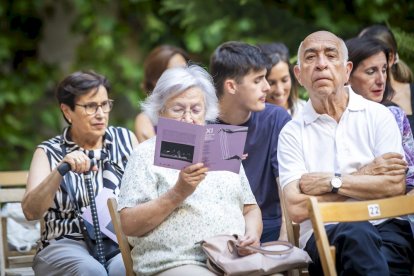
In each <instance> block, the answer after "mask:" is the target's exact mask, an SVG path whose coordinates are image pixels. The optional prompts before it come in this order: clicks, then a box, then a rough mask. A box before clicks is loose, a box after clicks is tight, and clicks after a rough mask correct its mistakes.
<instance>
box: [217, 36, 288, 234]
mask: <svg viewBox="0 0 414 276" xmlns="http://www.w3.org/2000/svg"><path fill="white" fill-rule="evenodd" d="M268 66H269V63H268V58H267V57H266V55H265V54H263V53H262V52H261V51H260V49H259V48H258V47H256V46H252V45H249V44H247V43H243V42H236V41H231V42H225V43H223V44H221V45H220V46H219V47H217V48H216V50H215V51H214V53H213V55H212V56H211V58H210V73H211V75H212V76H213V78H214V84H215V86H216V93H217V96H218V99H219V107H220V113H219V118H218V120H216V122H215V123H219V124H230V125H239V126H247V127H248V132H247V138H246V145H245V147H244V152H245V153H246V154H247V157H246V159H244V160H243V161H242V163H243V166H244V168H245V169H246V175H247V178H248V179H249V183H250V187H251V188H252V191H253V194H254V195H255V197H256V200H257V202H258V204H259V206H260V209H261V211H262V220H263V234H262V237H261V242H267V241H275V240H278V239H281V240H286V239H287V234H286V227H285V226H284V225H283V224H282V223H283V216H282V210H281V206H280V197H279V191H278V186H277V181H276V178H277V177H278V176H279V170H278V159H277V156H276V155H277V144H278V138H279V132H280V131H281V129H282V128H283V127H284V126H285V124H286V123H287V122H288V121H290V119H291V117H290V115H289V114H288V113H287V111H286V110H285V109H284V108H282V107H280V106H275V105H273V104H267V103H265V100H266V95H267V93H269V90H270V86H269V84H268V82H267V81H266V72H267V68H268Z"/></svg>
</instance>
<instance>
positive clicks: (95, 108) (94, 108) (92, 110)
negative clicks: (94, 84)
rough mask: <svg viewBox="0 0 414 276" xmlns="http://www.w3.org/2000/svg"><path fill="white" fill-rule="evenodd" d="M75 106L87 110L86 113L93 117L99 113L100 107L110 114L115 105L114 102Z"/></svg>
mask: <svg viewBox="0 0 414 276" xmlns="http://www.w3.org/2000/svg"><path fill="white" fill-rule="evenodd" d="M75 105H77V106H81V107H83V108H85V112H86V114H88V115H93V114H95V113H96V112H98V108H99V107H100V108H102V111H103V112H104V113H109V112H110V111H111V110H112V106H113V105H114V100H107V101H103V102H102V103H101V104H98V103H95V102H92V103H87V104H75Z"/></svg>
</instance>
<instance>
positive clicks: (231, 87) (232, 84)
mask: <svg viewBox="0 0 414 276" xmlns="http://www.w3.org/2000/svg"><path fill="white" fill-rule="evenodd" d="M223 86H224V89H223V90H224V93H230V94H232V95H235V94H236V91H237V83H236V81H235V80H233V79H226V80H225V81H224V85H223Z"/></svg>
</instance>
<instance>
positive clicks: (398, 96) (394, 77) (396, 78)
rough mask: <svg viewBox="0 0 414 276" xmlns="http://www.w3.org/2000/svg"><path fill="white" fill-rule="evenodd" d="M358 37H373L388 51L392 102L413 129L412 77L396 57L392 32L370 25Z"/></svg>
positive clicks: (383, 26)
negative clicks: (402, 112) (400, 109)
mask: <svg viewBox="0 0 414 276" xmlns="http://www.w3.org/2000/svg"><path fill="white" fill-rule="evenodd" d="M358 36H359V37H373V38H376V39H378V40H381V41H382V42H383V43H384V44H385V45H386V46H387V47H388V48H389V49H390V54H389V59H388V66H389V68H390V73H391V74H389V75H388V77H389V79H390V83H391V86H392V88H393V89H394V91H395V93H394V95H393V97H392V99H391V100H392V102H393V103H395V104H397V105H398V106H399V107H401V108H402V109H403V110H404V112H405V114H407V117H408V120H409V122H410V126H411V129H413V128H414V115H413V112H414V75H413V72H412V71H411V69H410V68H409V67H408V66H407V64H406V63H405V62H404V61H403V60H402V59H400V57H399V55H398V45H397V41H396V40H395V37H394V34H393V33H392V31H391V30H390V29H389V28H388V27H387V26H385V25H372V26H369V27H366V28H365V29H363V30H362V31H361V32H360V33H359V35H358Z"/></svg>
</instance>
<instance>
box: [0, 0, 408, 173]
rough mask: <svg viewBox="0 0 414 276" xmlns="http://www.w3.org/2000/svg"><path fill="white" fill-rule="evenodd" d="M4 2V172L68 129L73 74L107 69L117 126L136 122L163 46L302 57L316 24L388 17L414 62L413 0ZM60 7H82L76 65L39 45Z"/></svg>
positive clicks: (0, 15) (352, 29)
mask: <svg viewBox="0 0 414 276" xmlns="http://www.w3.org/2000/svg"><path fill="white" fill-rule="evenodd" d="M0 1H1V4H0V31H1V35H0V154H1V156H2V157H1V158H0V170H6V169H27V168H28V166H29V163H30V159H31V156H32V154H33V150H34V148H35V147H36V145H37V144H39V143H40V142H41V141H43V140H45V139H47V138H49V137H51V136H53V135H56V134H58V133H59V132H60V130H61V129H62V127H63V125H62V119H61V115H60V112H59V109H58V106H57V104H56V101H55V99H54V95H53V93H52V91H53V89H54V87H55V86H56V83H57V82H58V81H60V79H62V77H63V76H64V75H66V74H67V73H69V72H68V71H70V72H72V71H76V70H82V69H93V70H95V71H97V72H99V73H102V74H105V75H106V76H107V77H108V78H109V80H110V81H111V83H112V87H113V94H112V95H111V97H112V98H114V99H115V107H114V110H113V111H112V112H111V123H112V124H117V125H122V126H127V127H129V128H131V129H132V126H133V119H134V117H135V115H136V113H137V112H138V102H139V100H141V99H143V97H144V96H145V93H143V91H140V88H139V87H140V82H141V80H142V74H143V69H142V64H143V60H144V58H145V55H146V53H148V52H149V51H150V50H151V49H152V48H153V47H155V46H157V45H159V44H162V43H168V44H173V45H176V46H179V47H182V48H184V49H186V50H187V51H188V52H190V53H191V54H192V57H193V58H192V59H193V60H194V61H195V62H198V63H201V64H202V65H204V66H206V67H207V66H208V61H209V57H210V55H211V53H212V51H213V50H214V49H215V48H216V47H217V46H218V45H219V44H221V43H223V42H224V41H228V40H242V41H246V42H249V43H252V44H256V43H259V42H270V41H281V42H284V43H285V44H286V45H287V46H288V47H289V49H290V51H291V55H292V56H295V54H296V50H297V47H298V45H299V43H300V41H301V40H302V39H303V38H304V37H305V36H306V35H307V34H309V33H310V32H312V31H315V30H318V29H326V30H329V31H332V32H334V33H336V34H337V35H339V36H341V37H342V38H344V39H347V38H350V37H352V36H354V35H356V34H357V33H358V32H359V31H360V30H361V29H362V28H364V27H366V26H367V25H371V24H374V23H387V24H389V26H391V28H392V29H393V31H394V32H395V34H396V37H397V40H398V42H399V48H400V56H401V57H402V58H403V59H404V60H405V61H406V62H407V63H408V64H409V65H411V67H412V68H414V43H413V41H414V31H413V30H414V2H413V1H403V0H344V1H342V2H340V1H325V2H323V3H321V2H320V1H317V0H308V1H301V0H290V1H286V0H211V1H205V0H122V1H110V0H90V1H83V0H74V1H70V0H58V1H52V0H37V1H6V0H0ZM56 5H63V6H64V12H66V13H69V12H70V13H73V15H74V17H73V19H71V20H72V21H71V22H73V23H72V27H71V29H70V35H73V36H74V37H73V38H70V39H79V43H76V46H73V47H75V51H74V53H75V57H74V58H73V59H71V60H70V62H69V66H68V67H64V66H63V67H62V65H61V64H59V61H58V60H56V61H55V62H51V61H48V62H46V61H45V60H44V59H42V58H41V56H40V55H39V50H38V49H39V44H41V43H42V42H44V40H45V37H44V28H45V24H50V22H49V21H47V20H48V19H49V18H50V16H52V15H53V14H55V13H56V10H55V9H56ZM47 22H49V23H47ZM51 27H55V28H59V26H58V25H56V26H51ZM58 31H59V30H58ZM56 43H57V42H56ZM62 51H63V50H62ZM293 58H294V57H293Z"/></svg>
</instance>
